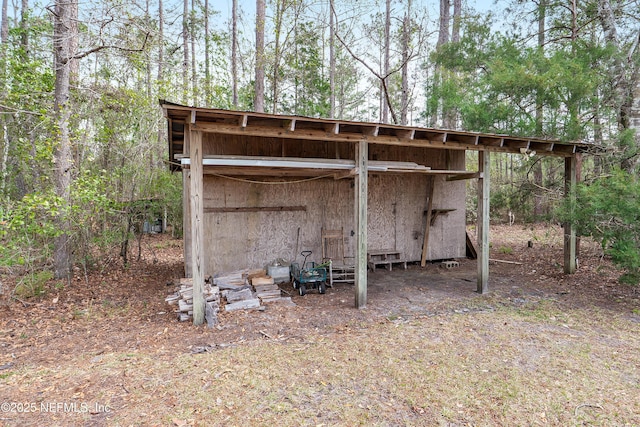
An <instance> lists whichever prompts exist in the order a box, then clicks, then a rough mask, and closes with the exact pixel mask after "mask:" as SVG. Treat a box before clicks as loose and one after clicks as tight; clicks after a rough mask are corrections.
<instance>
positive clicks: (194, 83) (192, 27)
mask: <svg viewBox="0 0 640 427" xmlns="http://www.w3.org/2000/svg"><path fill="white" fill-rule="evenodd" d="M195 3H196V2H195V0H191V13H190V14H189V41H190V42H191V91H192V95H191V96H192V98H193V105H196V104H197V103H198V87H199V86H198V67H197V64H196V16H195V13H196V4H195Z"/></svg>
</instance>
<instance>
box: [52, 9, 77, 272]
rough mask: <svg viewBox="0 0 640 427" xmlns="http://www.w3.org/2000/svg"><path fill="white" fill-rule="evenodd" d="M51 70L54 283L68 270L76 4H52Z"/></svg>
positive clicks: (69, 261)
mask: <svg viewBox="0 0 640 427" xmlns="http://www.w3.org/2000/svg"><path fill="white" fill-rule="evenodd" d="M53 48H54V66H55V75H56V78H55V91H54V112H55V123H56V128H57V129H56V145H55V150H54V160H55V191H56V195H57V196H58V198H59V200H60V201H61V203H62V207H61V208H62V209H61V212H63V214H62V215H60V216H59V220H58V224H57V225H58V230H59V235H58V236H57V237H56V238H55V239H54V269H55V272H54V274H55V277H56V278H58V279H62V278H68V277H69V276H70V272H71V270H70V268H71V248H70V236H69V233H70V224H69V221H68V219H66V215H64V213H65V212H66V211H67V210H68V209H69V205H70V199H71V191H70V187H71V178H72V175H71V172H72V168H73V164H72V153H71V132H70V126H69V119H70V117H71V112H72V106H71V88H70V84H71V81H72V79H73V77H72V74H73V72H74V68H76V67H75V66H74V62H76V61H77V60H76V59H75V55H76V53H77V52H76V51H77V48H78V0H56V2H55V6H54V12H53Z"/></svg>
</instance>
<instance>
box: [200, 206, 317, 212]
mask: <svg viewBox="0 0 640 427" xmlns="http://www.w3.org/2000/svg"><path fill="white" fill-rule="evenodd" d="M296 211H302V212H306V211H307V207H306V206H239V207H224V208H204V213H231V212H296Z"/></svg>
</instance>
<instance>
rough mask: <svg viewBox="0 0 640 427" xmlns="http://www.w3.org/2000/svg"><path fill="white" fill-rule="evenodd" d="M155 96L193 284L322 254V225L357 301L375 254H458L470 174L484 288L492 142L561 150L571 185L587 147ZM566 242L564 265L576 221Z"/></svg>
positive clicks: (361, 302) (410, 257)
mask: <svg viewBox="0 0 640 427" xmlns="http://www.w3.org/2000/svg"><path fill="white" fill-rule="evenodd" d="M160 104H161V106H162V108H163V110H164V114H165V117H166V118H167V121H168V142H169V156H170V164H171V168H172V170H174V171H179V170H181V171H182V173H183V194H184V248H185V251H184V262H185V273H186V275H187V276H192V277H193V278H194V286H197V285H196V284H197V283H200V282H202V280H203V277H205V276H206V275H215V274H217V273H220V272H228V271H232V270H237V269H239V268H254V267H264V266H265V265H267V264H268V263H269V262H271V261H273V260H274V259H277V258H283V259H285V260H293V259H294V258H295V257H296V255H298V253H299V252H300V251H302V250H311V251H313V253H314V255H312V257H313V258H314V259H315V260H319V259H320V256H321V254H322V244H323V239H322V237H323V235H322V233H323V230H341V233H342V239H341V242H342V246H343V251H344V256H345V257H347V258H349V259H351V260H352V262H353V265H354V267H355V305H356V307H359V308H360V307H363V306H365V304H366V298H367V263H368V261H369V260H370V258H371V255H372V254H375V253H379V252H380V253H390V254H394V255H395V256H396V257H397V258H398V259H399V260H401V261H408V262H413V261H419V262H421V263H422V264H423V265H424V263H425V262H426V261H427V260H442V259H455V258H460V257H464V256H465V254H466V228H465V225H466V224H465V210H466V207H465V193H466V189H465V182H466V181H467V180H470V179H471V180H475V181H477V185H478V206H477V218H478V224H477V230H478V233H477V235H478V242H477V243H478V245H477V248H478V287H477V289H478V292H481V293H482V292H486V291H487V289H488V277H489V274H488V272H489V263H488V261H489V260H488V249H489V230H488V228H489V227H488V225H489V156H490V153H491V152H504V153H531V152H534V151H535V152H536V153H537V154H538V155H543V156H561V157H564V158H565V182H566V187H567V189H568V188H570V187H571V186H572V185H575V181H576V158H577V156H578V155H579V154H580V153H582V152H585V151H586V150H587V149H588V148H589V145H588V144H585V143H566V142H560V141H551V140H543V139H534V138H520V137H510V136H506V135H495V134H481V133H474V132H461V131H450V130H442V129H431V128H420V127H413V126H395V125H387V124H379V123H361V122H351V121H344V120H333V119H314V118H307V117H298V116H284V115H272V114H264V113H253V112H241V111H229V110H217V109H206V108H197V107H188V106H183V105H177V104H173V103H170V102H166V101H160ZM467 151H477V152H478V165H477V169H474V170H466V167H465V164H466V153H467ZM565 243H566V244H565V271H566V272H567V273H572V272H573V271H574V270H575V232H574V230H572V229H571V228H570V227H568V226H567V227H566V230H565ZM195 293H196V294H197V289H196V292H195ZM195 298H196V297H194V323H197V324H198V323H202V318H200V315H199V314H198V313H196V311H198V310H197V309H196V308H195V307H196V306H197V305H198V304H200V302H199V301H196V299H195ZM202 305H204V303H203V302H202ZM203 310H204V309H203ZM202 316H203V315H202Z"/></svg>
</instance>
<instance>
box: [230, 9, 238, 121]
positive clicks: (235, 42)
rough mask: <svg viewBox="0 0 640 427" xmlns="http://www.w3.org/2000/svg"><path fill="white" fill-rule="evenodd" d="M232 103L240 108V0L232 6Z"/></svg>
mask: <svg viewBox="0 0 640 427" xmlns="http://www.w3.org/2000/svg"><path fill="white" fill-rule="evenodd" d="M231 92H232V100H231V103H232V105H233V108H236V109H237V108H238V0H233V2H232V6H231Z"/></svg>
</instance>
